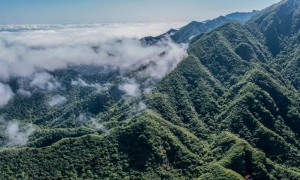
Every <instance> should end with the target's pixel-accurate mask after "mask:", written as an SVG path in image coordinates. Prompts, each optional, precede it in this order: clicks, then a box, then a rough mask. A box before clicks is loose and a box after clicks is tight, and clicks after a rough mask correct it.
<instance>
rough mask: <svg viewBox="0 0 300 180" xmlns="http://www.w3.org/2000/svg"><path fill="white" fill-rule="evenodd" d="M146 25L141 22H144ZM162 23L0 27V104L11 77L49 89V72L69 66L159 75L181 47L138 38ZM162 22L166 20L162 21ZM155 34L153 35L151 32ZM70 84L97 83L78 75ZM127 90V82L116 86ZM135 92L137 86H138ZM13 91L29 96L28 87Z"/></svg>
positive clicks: (181, 53)
mask: <svg viewBox="0 0 300 180" xmlns="http://www.w3.org/2000/svg"><path fill="white" fill-rule="evenodd" d="M144 26H145V27H144ZM161 26H162V25H161V24H150V25H149V24H148V25H147V24H123V25H122V24H110V25H51V26H47V25H30V26H26V25H23V26H0V83H1V84H0V95H2V97H4V98H1V100H0V107H1V106H4V105H5V104H7V103H8V102H9V100H10V99H11V98H12V97H13V95H14V93H13V92H12V91H11V88H10V87H9V86H8V85H6V84H5V83H6V82H7V81H8V80H9V79H10V78H12V77H17V78H21V79H22V78H23V79H30V81H29V82H30V83H29V87H30V88H31V89H36V88H39V89H41V90H47V91H51V90H54V89H56V88H59V87H60V83H59V82H57V80H56V79H55V78H54V77H53V76H52V75H51V74H50V73H49V72H52V71H55V70H58V69H64V68H67V67H69V66H73V65H97V66H104V67H107V66H110V67H113V68H115V69H118V70H119V71H120V72H121V73H126V72H129V71H132V70H137V69H139V68H140V67H145V68H144V69H143V70H142V71H139V75H140V76H142V77H146V76H147V77H148V76H149V77H151V78H153V79H161V78H162V77H164V76H165V75H166V74H167V73H168V72H170V71H171V70H172V69H174V68H175V66H176V65H177V64H178V63H179V62H180V61H181V60H182V59H183V57H184V56H185V55H186V47H185V46H181V45H176V44H174V43H173V42H172V41H169V40H166V41H165V42H161V43H160V44H158V45H155V46H145V45H144V44H143V43H142V42H141V41H140V40H139V39H138V38H140V37H143V36H148V35H157V34H159V33H162V32H161V31H162V30H161V29H163V28H162V27H161ZM163 26H164V27H165V25H163ZM155 33H156V34H155ZM72 84H73V85H79V86H88V87H95V88H99V87H100V85H99V84H88V83H86V82H85V81H84V80H82V79H80V78H79V79H77V80H73V81H72ZM120 88H121V89H122V90H123V91H125V92H126V93H127V94H129V95H131V96H133V95H134V94H136V92H133V93H131V92H130V90H134V89H132V88H134V87H133V85H132V83H131V84H130V83H129V84H127V85H126V84H124V86H123V87H120ZM137 91H138V88H137ZM16 93H17V94H20V95H24V96H28V97H29V96H30V95H31V92H30V91H29V89H28V88H23V89H22V88H21V89H19V90H18V91H17V92H16Z"/></svg>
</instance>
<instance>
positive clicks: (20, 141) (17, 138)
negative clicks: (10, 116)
mask: <svg viewBox="0 0 300 180" xmlns="http://www.w3.org/2000/svg"><path fill="white" fill-rule="evenodd" d="M33 132H34V128H33V125H32V124H27V125H25V126H21V125H20V124H19V123H18V122H17V121H10V122H8V123H7V127H6V129H5V133H6V134H7V136H8V142H7V146H25V145H26V144H27V142H28V138H29V136H30V135H32V134H33Z"/></svg>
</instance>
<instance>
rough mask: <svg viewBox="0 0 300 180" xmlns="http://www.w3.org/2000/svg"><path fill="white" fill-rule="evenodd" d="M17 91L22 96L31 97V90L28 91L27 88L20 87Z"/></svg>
mask: <svg viewBox="0 0 300 180" xmlns="http://www.w3.org/2000/svg"><path fill="white" fill-rule="evenodd" d="M17 93H18V94H19V95H21V96H24V97H31V95H32V94H31V92H30V91H27V90H25V89H22V88H21V89H18V91H17Z"/></svg>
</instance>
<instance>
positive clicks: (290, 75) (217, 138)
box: [0, 0, 300, 180]
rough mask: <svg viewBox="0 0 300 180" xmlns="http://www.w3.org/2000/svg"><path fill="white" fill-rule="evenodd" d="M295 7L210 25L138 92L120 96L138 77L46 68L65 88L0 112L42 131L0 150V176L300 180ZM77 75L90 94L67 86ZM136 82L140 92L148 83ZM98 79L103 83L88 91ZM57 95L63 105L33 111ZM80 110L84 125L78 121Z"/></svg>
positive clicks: (291, 2) (287, 3)
mask: <svg viewBox="0 0 300 180" xmlns="http://www.w3.org/2000/svg"><path fill="white" fill-rule="evenodd" d="M299 9H300V1H299V0H284V1H282V2H280V3H278V4H275V5H273V6H271V7H269V8H267V9H265V10H263V11H261V12H258V13H257V14H256V15H255V16H253V17H252V18H251V19H250V20H249V21H247V22H246V23H245V24H240V23H237V22H229V23H225V22H224V23H225V24H223V25H221V26H219V25H217V26H219V27H217V26H214V27H212V28H213V30H211V31H210V32H207V33H203V34H200V35H198V36H196V37H194V38H192V40H191V41H190V42H189V47H188V56H187V57H186V58H185V59H184V60H183V61H181V62H180V63H179V64H178V65H177V66H176V68H175V69H174V70H173V71H171V72H170V73H169V74H168V75H167V76H166V77H164V78H163V79H162V80H159V81H158V82H155V85H154V87H153V90H152V91H151V92H150V93H147V92H146V91H143V92H142V93H141V95H140V96H131V97H127V98H124V96H126V94H125V93H124V92H122V91H120V90H119V89H118V86H119V85H120V82H122V78H124V77H127V78H132V77H138V74H139V70H140V69H139V70H137V71H134V72H130V73H128V74H125V75H124V77H121V76H119V75H120V74H119V72H118V71H115V70H114V69H109V70H106V71H104V70H103V69H102V70H101V68H100V67H72V68H70V69H67V70H58V71H55V72H53V73H52V74H53V76H55V77H56V78H57V79H59V81H60V82H64V83H65V84H68V86H66V89H65V91H61V92H54V93H53V94H47V93H36V94H34V96H32V97H31V98H29V99H28V98H27V99H20V100H19V99H18V101H14V102H11V103H10V104H9V105H8V106H7V107H5V108H2V109H1V110H0V113H1V114H2V116H4V117H5V118H9V119H20V120H21V121H22V122H32V123H33V124H34V125H35V126H37V127H38V129H37V131H36V132H35V133H34V134H33V135H32V136H31V137H30V138H29V140H28V145H27V146H25V147H11V146H9V147H2V148H1V150H0V157H1V158H0V174H1V177H2V178H3V179H9V178H17V179H41V178H44V179H62V178H74V179H245V177H246V176H247V175H248V176H251V177H252V178H253V179H263V180H265V179H291V180H293V179H295V180H297V179H300V168H299V167H300V112H299V109H300V103H299V98H300V90H299V88H300V83H299V82H300V81H299V80H300V70H299V68H300V63H299V60H300V54H299V48H300V47H299V44H300V38H299V37H300V33H299V32H300V31H299V29H300V13H299ZM234 17H235V16H234ZM221 18H224V17H221ZM225 21H227V20H225ZM191 24H193V23H191ZM194 24H197V23H194ZM195 29H197V30H199V31H200V28H199V27H197V25H196V26H195ZM179 31H181V30H179ZM179 31H176V30H172V31H170V32H169V33H171V34H173V35H172V36H173V37H175V36H174V35H176V33H178V32H179ZM201 31H202V30H201ZM174 33H175V34H174ZM197 33H198V32H197ZM187 37H189V38H190V37H192V35H191V34H188V35H187ZM182 41H186V38H183V39H182V40H179V41H178V42H182ZM142 68H144V67H141V69H142ZM93 70H94V71H93ZM101 72H102V73H101ZM74 77H81V78H82V79H85V80H86V81H87V84H89V85H90V86H87V85H85V86H72V85H71V84H70V82H71V80H72V79H74ZM137 79H138V81H140V82H142V86H143V85H145V84H146V83H145V82H148V81H147V80H149V79H147V78H144V77H143V78H137ZM15 81H17V80H11V82H10V84H11V86H12V87H13V85H14V84H17V83H16V82H15ZM96 82H99V83H101V84H106V85H107V86H106V88H104V89H101V90H100V89H97V88H96V89H95V87H96V84H95V83H96ZM143 83H144V84H143ZM73 84H74V83H73ZM92 84H93V86H92ZM16 89H17V87H16ZM57 93H60V94H61V95H62V96H68V99H69V102H67V103H66V104H65V105H62V106H56V107H55V106H54V107H49V106H39V105H40V104H41V102H42V103H45V102H46V99H47V98H48V97H49V96H52V95H54V94H57ZM124 94H125V95H124ZM141 104H145V105H146V106H147V107H146V108H145V107H144V108H141V106H142V105H141ZM133 107H134V108H133ZM132 109H134V111H132ZM81 114H84V115H85V117H88V118H90V119H92V120H90V121H88V122H87V123H82V121H80V120H79V121H78V119H80V118H79V117H80V115H81ZM0 125H1V124H0ZM5 138H6V137H5V136H1V138H0V142H1V143H2V144H3V143H4V142H5Z"/></svg>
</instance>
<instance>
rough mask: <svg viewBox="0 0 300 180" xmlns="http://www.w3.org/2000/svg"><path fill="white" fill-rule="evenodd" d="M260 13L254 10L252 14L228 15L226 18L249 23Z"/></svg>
mask: <svg viewBox="0 0 300 180" xmlns="http://www.w3.org/2000/svg"><path fill="white" fill-rule="evenodd" d="M258 12H259V11H256V10H253V11H252V12H235V13H231V14H227V15H226V16H225V17H226V18H227V19H231V20H235V21H238V22H241V23H245V22H247V21H248V20H249V19H251V18H252V17H253V16H254V15H256V14H257V13H258Z"/></svg>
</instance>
